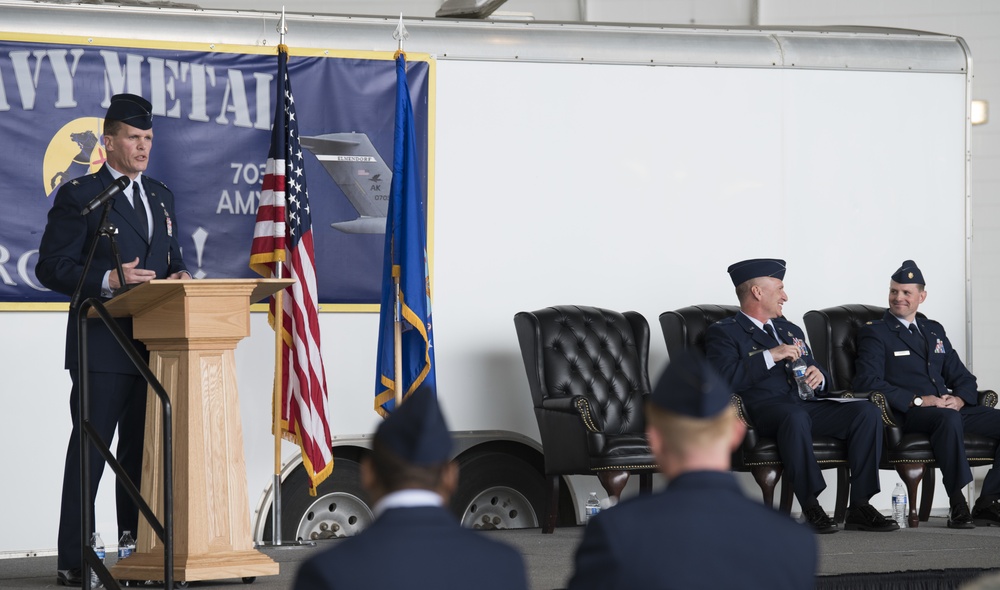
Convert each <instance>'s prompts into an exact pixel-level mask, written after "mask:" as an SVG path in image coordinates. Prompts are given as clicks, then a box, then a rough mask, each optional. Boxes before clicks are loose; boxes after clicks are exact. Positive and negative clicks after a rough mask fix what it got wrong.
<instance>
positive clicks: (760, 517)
mask: <svg viewBox="0 0 1000 590" xmlns="http://www.w3.org/2000/svg"><path fill="white" fill-rule="evenodd" d="M816 564H817V544H816V537H815V535H814V534H813V532H812V529H810V528H809V527H807V526H806V525H802V524H799V523H797V522H795V521H794V520H792V519H791V518H790V517H788V516H785V515H784V514H781V513H779V512H776V511H775V510H773V509H771V508H768V507H766V506H764V505H763V504H761V503H760V502H756V501H754V500H751V499H749V498H747V497H746V496H744V495H743V493H742V491H741V490H740V487H739V484H738V482H737V481H736V478H735V476H734V475H733V474H732V473H729V472H721V471H693V472H688V473H683V474H681V475H679V476H677V477H676V478H674V480H673V481H671V482H670V484H669V485H668V486H667V488H666V489H665V490H664V491H662V492H658V493H655V494H651V495H642V496H637V497H633V498H631V499H629V500H626V501H624V502H622V503H621V504H619V505H618V506H615V507H613V508H610V509H608V510H605V511H603V512H601V513H599V514H597V516H595V517H593V518H592V519H591V521H590V522H589V523H588V524H587V529H586V531H585V532H584V536H583V540H582V541H581V543H580V546H579V548H578V549H577V552H576V559H575V569H574V572H573V577H572V579H571V580H570V583H569V588H570V590H589V589H593V590H613V589H621V590H626V589H628V590H631V589H633V588H642V589H643V590H659V589H668V588H677V589H685V590H696V589H699V588H704V589H706V590H717V589H719V588H741V589H745V590H753V589H760V590H780V589H787V590H793V589H801V588H813V587H815V585H816V579H815V575H816Z"/></svg>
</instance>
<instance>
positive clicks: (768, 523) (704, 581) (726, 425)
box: [569, 352, 817, 590]
mask: <svg viewBox="0 0 1000 590" xmlns="http://www.w3.org/2000/svg"><path fill="white" fill-rule="evenodd" d="M730 397H731V394H730V390H729V386H728V385H726V383H725V382H724V381H723V380H722V378H721V377H720V376H719V375H718V374H717V373H716V372H715V370H714V369H713V368H712V367H711V365H710V364H709V363H708V361H706V360H705V359H704V358H702V357H701V356H700V355H697V354H696V353H694V352H684V353H682V354H680V355H676V356H675V358H672V359H671V362H670V365H669V366H668V367H667V369H666V371H665V372H664V373H663V376H662V377H661V378H660V381H659V383H657V385H656V388H655V389H654V390H653V393H652V395H651V396H650V398H649V401H648V402H647V404H646V436H647V438H648V439H649V446H650V448H652V450H653V455H654V456H655V457H656V462H657V464H658V465H659V469H660V471H661V472H662V473H663V475H665V476H666V477H667V478H668V480H669V484H668V486H667V488H666V490H664V491H662V492H659V493H655V494H651V495H643V496H638V497H634V498H632V499H629V500H627V501H625V502H622V503H621V504H619V505H618V506H615V507H614V508H611V509H609V510H606V511H604V512H600V513H598V514H597V515H596V516H594V517H593V518H592V519H591V521H590V522H589V523H588V524H587V529H586V531H585V532H584V536H583V541H582V542H581V543H580V546H579V548H578V549H577V552H576V564H575V571H574V573H573V578H572V579H571V580H570V584H569V588H570V590H586V589H591V588H593V589H594V590H610V589H616V588H620V589H632V588H642V589H643V590H655V589H657V588H686V589H688V590H691V589H698V588H705V589H711V590H718V589H719V588H741V589H744V590H746V589H751V590H753V589H760V590H765V589H766V590H780V589H788V590H792V589H801V588H812V587H814V586H815V584H816V580H815V575H816V563H817V546H816V538H815V535H813V533H812V531H810V529H809V528H808V527H806V526H804V525H801V524H799V523H797V522H795V521H794V520H792V519H791V518H789V517H787V516H785V515H783V514H781V513H779V512H776V511H775V510H773V509H771V508H768V507H766V506H764V505H763V504H761V503H760V502H756V501H753V500H751V499H749V498H747V497H746V496H744V495H743V493H742V492H741V491H740V486H739V483H738V482H737V480H736V477H735V476H734V475H733V474H732V473H731V472H730V471H729V461H730V456H731V454H732V452H733V449H735V448H736V447H737V446H739V445H740V443H741V442H742V440H743V435H744V433H745V431H746V428H745V426H744V425H743V422H741V421H740V420H739V419H737V417H736V411H735V409H734V408H733V406H732V405H731V404H730Z"/></svg>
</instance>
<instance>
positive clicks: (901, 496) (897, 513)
mask: <svg viewBox="0 0 1000 590" xmlns="http://www.w3.org/2000/svg"><path fill="white" fill-rule="evenodd" d="M909 513H910V511H909V510H908V507H907V505H906V488H904V487H903V484H902V483H897V484H896V488H895V489H894V490H892V518H893V520H895V521H896V524H898V525H899V528H901V529H905V528H906V517H907V516H908V515H909Z"/></svg>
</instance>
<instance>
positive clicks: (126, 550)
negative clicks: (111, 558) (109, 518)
mask: <svg viewBox="0 0 1000 590" xmlns="http://www.w3.org/2000/svg"><path fill="white" fill-rule="evenodd" d="M133 551H135V541H134V540H133V539H132V531H125V532H124V533H122V538H121V539H118V561H121V560H123V559H125V558H126V557H128V556H129V555H132V552H133Z"/></svg>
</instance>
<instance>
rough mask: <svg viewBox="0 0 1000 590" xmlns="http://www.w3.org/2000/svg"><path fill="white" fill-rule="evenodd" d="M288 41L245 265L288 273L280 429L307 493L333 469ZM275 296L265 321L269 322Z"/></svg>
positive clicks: (271, 274) (282, 51)
mask: <svg viewBox="0 0 1000 590" xmlns="http://www.w3.org/2000/svg"><path fill="white" fill-rule="evenodd" d="M287 62H288V48H287V47H285V46H284V45H281V46H279V47H278V77H277V82H278V93H277V101H276V102H277V105H276V106H275V111H274V125H273V127H272V129H271V149H270V151H269V152H268V155H267V167H266V171H265V174H264V182H263V186H262V187H261V193H260V204H259V207H258V209H257V223H256V225H255V226H254V232H253V243H252V244H251V247H250V268H252V269H253V270H254V271H256V272H257V273H258V274H260V275H261V276H264V277H274V276H278V275H277V274H276V267H277V265H278V263H281V262H285V261H287V264H285V265H283V266H284V269H285V272H284V274H283V277H282V278H292V279H295V283H294V284H293V285H291V286H290V287H288V288H287V289H285V295H284V297H283V301H282V309H281V342H282V344H281V380H282V383H281V393H282V395H281V431H282V433H283V436H284V437H285V438H287V439H289V440H292V441H294V442H295V443H296V444H298V445H299V447H300V448H301V450H302V461H303V464H304V466H305V468H306V471H307V473H308V475H309V481H310V490H309V491H310V492H311V493H312V494H315V493H316V487H317V486H319V484H320V483H322V481H323V480H324V479H326V478H327V476H329V475H330V473H331V472H332V471H333V455H332V453H331V451H330V442H331V440H330V425H329V424H328V423H327V419H326V405H327V392H326V373H325V371H324V370H323V358H322V356H321V355H320V330H319V317H318V310H319V303H318V300H317V297H316V262H315V257H314V256H313V233H312V218H311V217H310V214H309V194H308V191H307V190H306V177H305V170H304V168H303V164H304V162H303V159H302V148H301V146H300V145H299V125H298V122H297V121H296V119H295V100H294V99H293V98H292V86H291V83H290V80H289V78H288V68H287ZM275 315H276V314H275V300H274V299H272V300H271V309H270V314H269V318H268V319H269V321H270V323H271V327H274V326H275Z"/></svg>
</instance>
